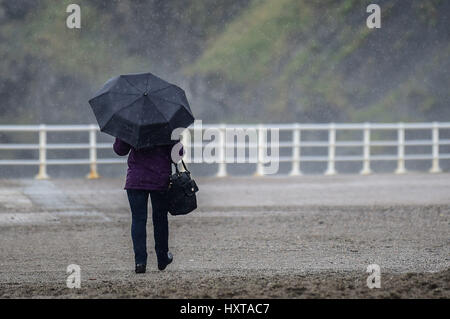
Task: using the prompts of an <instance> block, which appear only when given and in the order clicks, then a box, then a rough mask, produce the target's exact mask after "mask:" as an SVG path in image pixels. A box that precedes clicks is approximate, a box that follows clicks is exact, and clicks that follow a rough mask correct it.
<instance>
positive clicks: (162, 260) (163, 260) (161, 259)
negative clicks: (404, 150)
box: [157, 252, 173, 270]
mask: <svg viewBox="0 0 450 319" xmlns="http://www.w3.org/2000/svg"><path fill="white" fill-rule="evenodd" d="M157 258H158V269H159V270H164V269H166V267H167V265H169V264H170V263H171V262H172V261H173V255H172V253H171V252H168V253H167V254H163V255H158V256H157Z"/></svg>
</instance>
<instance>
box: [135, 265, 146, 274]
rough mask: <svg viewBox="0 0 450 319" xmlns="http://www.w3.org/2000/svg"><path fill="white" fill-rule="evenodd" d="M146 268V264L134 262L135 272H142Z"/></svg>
mask: <svg viewBox="0 0 450 319" xmlns="http://www.w3.org/2000/svg"><path fill="white" fill-rule="evenodd" d="M146 268H147V265H146V264H136V269H135V271H136V273H137V274H143V273H145V271H146Z"/></svg>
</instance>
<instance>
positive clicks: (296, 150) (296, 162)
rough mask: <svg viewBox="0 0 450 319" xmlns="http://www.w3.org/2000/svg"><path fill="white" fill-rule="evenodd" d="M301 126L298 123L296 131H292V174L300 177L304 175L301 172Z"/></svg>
mask: <svg viewBox="0 0 450 319" xmlns="http://www.w3.org/2000/svg"><path fill="white" fill-rule="evenodd" d="M300 134H301V133H300V125H299V124H298V123H296V124H295V126H294V129H293V131H292V144H293V145H292V169H291V172H290V175H291V176H299V175H302V172H301V171H300V141H301V136H300Z"/></svg>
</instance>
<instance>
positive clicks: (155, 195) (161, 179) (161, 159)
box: [114, 138, 173, 273]
mask: <svg viewBox="0 0 450 319" xmlns="http://www.w3.org/2000/svg"><path fill="white" fill-rule="evenodd" d="M171 150H172V146H170V145H167V146H166V145H165V146H154V147H150V148H144V149H139V150H136V149H135V148H134V147H132V146H131V145H129V144H127V143H125V142H123V141H122V140H120V139H118V138H116V140H115V142H114V151H115V152H116V154H117V155H119V156H125V155H127V154H129V155H128V172H127V179H126V184H125V189H126V191H127V195H128V201H129V203H130V208H131V216H132V222H131V238H132V240H133V249H134V257H135V264H136V269H135V271H136V273H145V271H146V266H147V230H146V225H147V207H148V198H149V196H150V200H151V204H152V220H153V234H154V238H155V251H156V257H157V260H158V269H159V270H164V269H165V268H166V267H167V265H169V264H170V263H171V262H172V260H173V256H172V254H171V253H170V252H169V247H168V241H169V225H168V220H167V213H168V210H169V203H168V196H167V188H168V185H169V177H170V174H171V162H172V161H171Z"/></svg>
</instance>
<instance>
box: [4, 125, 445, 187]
mask: <svg viewBox="0 0 450 319" xmlns="http://www.w3.org/2000/svg"><path fill="white" fill-rule="evenodd" d="M189 129H190V130H194V129H196V128H195V127H194V126H192V127H190V128H189ZM201 129H202V130H204V129H217V130H219V132H220V134H219V138H218V141H217V143H218V148H219V154H220V160H219V162H218V172H217V176H226V175H227V158H226V157H225V150H226V148H227V147H228V146H230V145H228V144H227V141H226V139H225V130H226V129H256V131H257V132H258V143H257V145H250V144H248V143H247V144H246V143H244V144H243V145H237V147H252V146H256V147H257V148H258V158H257V162H256V172H255V175H264V162H263V159H262V158H263V154H261V153H262V152H261V149H262V148H263V147H266V146H267V145H264V143H265V139H263V134H262V131H263V129H278V130H280V131H291V132H292V137H291V139H290V140H289V141H281V142H280V143H279V147H280V148H291V150H292V152H291V156H280V157H279V158H278V161H279V162H290V163H291V165H292V168H291V172H290V175H293V176H295V175H301V174H302V172H301V163H302V162H326V163H327V169H326V171H325V174H326V175H334V174H336V173H337V171H336V168H335V164H336V162H361V163H362V170H361V172H360V173H361V174H363V175H366V174H370V173H371V172H372V171H371V162H373V161H396V162H397V168H396V170H395V173H397V174H403V173H405V172H406V169H405V161H407V160H430V161H431V168H430V170H429V172H430V173H439V172H441V168H440V165H439V162H440V160H444V159H445V160H448V159H450V153H441V152H440V147H441V146H444V145H450V139H440V138H439V132H440V130H442V129H450V122H445V123H444V122H433V123H358V124H337V123H336V124H335V123H329V124H300V123H294V124H277V125H262V124H259V125H225V124H221V125H203V126H202V128H201ZM407 130H428V131H430V132H431V139H426V140H407V139H406V138H405V131H407ZM98 131H99V128H98V126H97V125H93V124H91V125H44V124H42V125H0V133H2V132H37V133H38V135H39V143H38V144H13V143H3V144H1V142H2V141H1V140H0V151H2V150H37V151H38V153H39V158H38V159H13V160H7V159H1V158H0V166H5V165H36V166H38V167H39V171H38V174H37V175H36V178H37V179H47V178H49V176H48V174H47V166H49V165H89V166H90V172H89V174H88V175H87V178H91V179H93V178H98V177H99V175H98V173H97V166H98V165H100V164H123V163H126V160H125V159H123V158H98V157H97V150H99V149H109V148H111V143H98V142H97V133H98ZM307 131H327V132H328V140H326V141H306V140H302V138H301V137H302V132H307ZM337 131H362V135H363V138H362V140H356V141H355V140H352V141H338V140H337V138H336V137H337V134H336V133H337ZM374 131H396V132H397V139H396V140H373V139H372V138H371V133H372V132H374ZM49 132H88V133H89V135H88V136H89V143H57V144H51V143H47V133H49ZM184 145H185V147H193V146H194V147H195V146H203V145H194V144H191V143H190V142H189V141H187V143H185V144H184ZM234 146H236V145H233V147H234ZM374 146H391V147H396V148H397V154H396V155H371V149H372V147H374ZM408 146H431V153H430V154H408V155H406V154H405V147H408ZM338 147H359V148H361V149H362V152H361V155H357V156H355V155H342V156H337V155H336V148H338ZM304 148H327V149H328V154H327V156H302V155H301V154H302V149H304ZM64 149H65V150H68V149H72V150H73V149H88V150H89V158H86V159H47V152H48V151H49V150H64ZM0 154H1V153H0Z"/></svg>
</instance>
